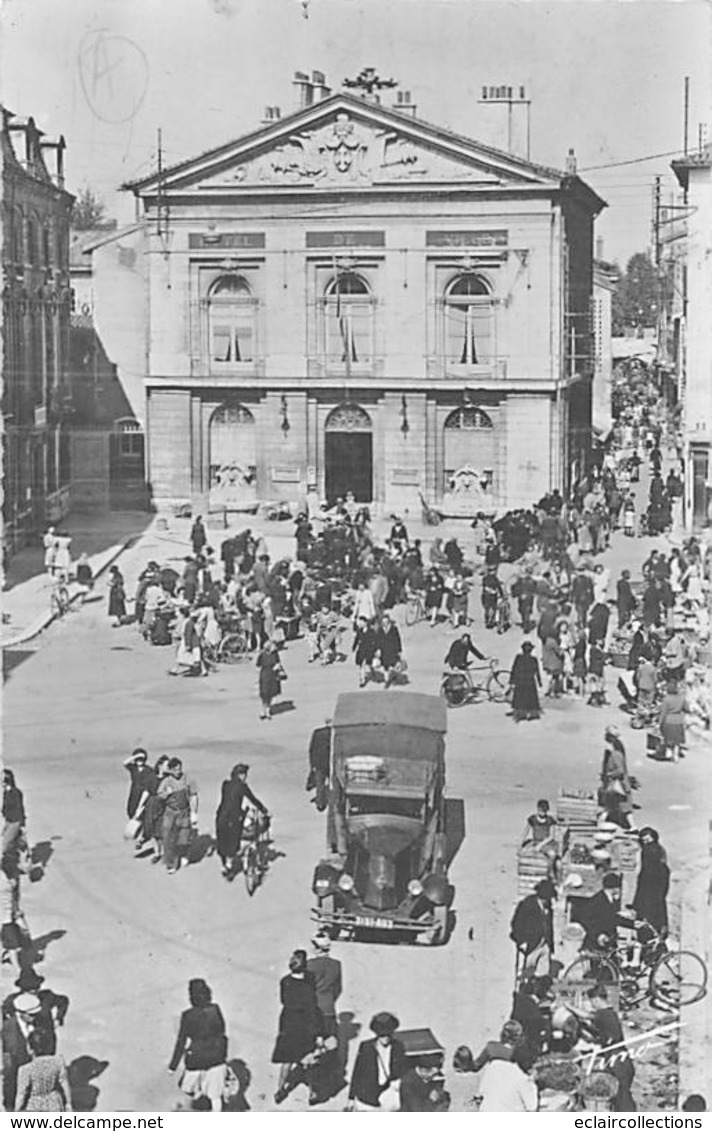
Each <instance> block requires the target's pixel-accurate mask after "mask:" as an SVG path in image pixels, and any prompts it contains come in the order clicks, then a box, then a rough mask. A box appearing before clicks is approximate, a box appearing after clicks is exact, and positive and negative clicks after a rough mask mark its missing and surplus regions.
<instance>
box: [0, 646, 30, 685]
mask: <svg viewBox="0 0 712 1131" xmlns="http://www.w3.org/2000/svg"><path fill="white" fill-rule="evenodd" d="M34 654H35V650H34V648H4V649H3V653H2V678H3V681H5V680H8V679H9V678H10V676H11V675H12V673H13V672H14V670H15V668H19V666H20V664H23V663H24V662H25V660H29V658H30V656H34Z"/></svg>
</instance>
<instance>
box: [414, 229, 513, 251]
mask: <svg viewBox="0 0 712 1131" xmlns="http://www.w3.org/2000/svg"><path fill="white" fill-rule="evenodd" d="M508 235H509V233H508V232H507V231H506V230H504V229H500V228H498V229H496V230H492V231H479V232H426V233H425V246H426V247H506V246H507V242H508Z"/></svg>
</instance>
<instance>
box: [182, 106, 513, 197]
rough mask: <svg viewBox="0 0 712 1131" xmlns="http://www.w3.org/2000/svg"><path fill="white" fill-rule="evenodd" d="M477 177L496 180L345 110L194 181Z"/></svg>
mask: <svg viewBox="0 0 712 1131" xmlns="http://www.w3.org/2000/svg"><path fill="white" fill-rule="evenodd" d="M404 181H405V182H412V183H422V182H427V183H431V182H432V183H442V182H452V181H476V182H478V183H482V184H498V183H500V177H499V176H498V175H497V173H496V172H495V171H493V170H491V169H487V168H485V167H482V166H477V165H476V164H474V163H465V162H463V161H457V160H455V159H453V158H451V157H449V156H448V155H446V154H445V153H443V152H438V151H437V150H436V149H434V148H433V147H428V146H426V145H423V144H418V143H416V142H414V141H413V140H411V139H410V138H409V137H407V136H406V135H405V134H403V133H402V132H401V131H399V130H395V129H389V128H387V127H386V128H380V129H379V128H377V127H374V126H371V125H370V124H368V123H365V122H362V121H359V119H358V118H356V117H354V116H353V115H352V114H350V113H349V112H348V111H346V110H341V111H339V112H338V113H336V114H335V115H334V116H333V117H332V119H331V120H330V121H329V122H327V123H325V124H324V125H322V126H319V127H318V128H316V129H306V130H299V131H296V132H294V133H290V135H289V136H288V137H286V138H284V139H283V140H280V142H279V144H277V145H274V146H271V147H270V148H268V149H267V150H266V152H264V153H261V154H259V156H256V157H253V158H252V159H248V160H245V161H241V162H238V163H237V164H235V165H233V166H232V167H231V168H229V169H224V170H221V171H220V172H219V173H217V174H215V175H214V176H212V177H207V178H205V179H203V180H201V181H200V182H199V184H198V185H197V186H196V187H200V188H206V189H220V188H234V187H235V185H245V186H259V185H276V186H278V185H305V186H312V185H313V186H322V185H323V186H329V187H330V188H331V187H336V186H342V185H350V186H369V185H379V184H393V183H402V182H404Z"/></svg>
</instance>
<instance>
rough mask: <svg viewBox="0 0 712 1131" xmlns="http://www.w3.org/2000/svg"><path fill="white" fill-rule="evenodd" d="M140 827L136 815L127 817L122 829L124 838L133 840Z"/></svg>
mask: <svg viewBox="0 0 712 1131" xmlns="http://www.w3.org/2000/svg"><path fill="white" fill-rule="evenodd" d="M140 828H141V822H140V820H139V819H138V817H129V819H128V821H127V822H126V828H125V829H124V840H135V839H136V836H137V835H138V830H139V829H140Z"/></svg>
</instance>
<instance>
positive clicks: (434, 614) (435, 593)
mask: <svg viewBox="0 0 712 1131" xmlns="http://www.w3.org/2000/svg"><path fill="white" fill-rule="evenodd" d="M444 592H445V581H444V579H443V575H442V574H441V572H440V570H439V569H435V568H433V569H430V570H428V572H427V573H426V575H425V611H426V613H427V615H428V617H429V618H430V624H431V625H435V623H436V622H437V619H438V613H439V612H440V606H441V605H442V601H443V593H444Z"/></svg>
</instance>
